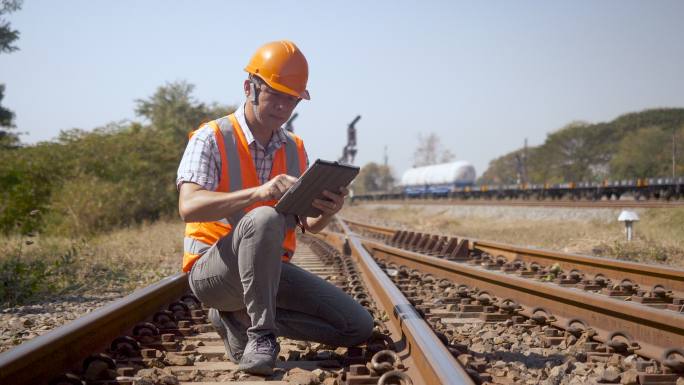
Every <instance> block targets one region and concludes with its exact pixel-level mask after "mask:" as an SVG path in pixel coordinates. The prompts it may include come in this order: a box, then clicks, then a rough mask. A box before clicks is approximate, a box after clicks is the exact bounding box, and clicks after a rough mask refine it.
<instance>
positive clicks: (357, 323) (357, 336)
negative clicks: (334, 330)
mask: <svg viewBox="0 0 684 385" xmlns="http://www.w3.org/2000/svg"><path fill="white" fill-rule="evenodd" d="M349 326H350V327H349V329H350V330H349V331H348V338H347V342H348V343H347V344H346V345H347V346H355V345H358V344H360V343H363V342H364V341H366V340H367V339H368V338H370V336H371V334H373V327H374V326H375V325H374V322H373V317H371V315H370V313H368V311H367V310H366V309H365V308H363V311H362V312H359V313H358V314H357V316H356V317H354V318H353V319H352V321H351V323H350V325H349Z"/></svg>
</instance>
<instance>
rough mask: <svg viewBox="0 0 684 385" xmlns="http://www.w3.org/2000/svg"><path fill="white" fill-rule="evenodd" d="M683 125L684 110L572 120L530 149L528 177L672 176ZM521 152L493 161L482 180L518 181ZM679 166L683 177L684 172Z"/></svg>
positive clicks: (682, 147)
mask: <svg viewBox="0 0 684 385" xmlns="http://www.w3.org/2000/svg"><path fill="white" fill-rule="evenodd" d="M683 127H684V109H683V108H659V109H652V110H646V111H641V112H634V113H628V114H624V115H621V116H619V117H617V118H616V119H614V120H613V121H610V122H601V123H595V124H589V123H585V122H573V123H570V124H568V125H566V126H565V127H563V128H561V129H560V130H558V131H555V132H553V133H551V134H549V135H548V136H547V138H546V141H545V142H544V143H543V144H542V145H540V146H538V147H533V148H531V149H529V152H528V155H529V156H528V164H527V171H528V179H529V181H530V182H531V183H545V182H548V183H559V182H570V181H575V182H580V181H599V180H602V179H606V178H608V179H621V178H633V177H637V176H641V177H659V176H669V175H671V174H672V135H673V133H674V134H675V138H678V139H676V143H677V144H676V149H677V154H678V155H677V159H675V163H676V164H677V165H681V164H682V163H684V162H683V161H682V160H681V157H682V152H684V145H683V144H681V141H682V140H683V139H682V138H683V136H684V133H681V130H683ZM520 151H521V150H520V149H519V150H516V151H513V152H511V153H508V154H506V155H504V156H501V157H499V158H497V159H495V160H493V161H492V162H490V164H489V168H488V169H487V170H486V171H485V172H484V174H483V176H482V178H481V179H480V180H481V181H482V182H484V183H513V182H514V181H515V179H516V178H515V175H516V168H517V163H516V156H517V155H518V154H519V153H520ZM656 165H659V166H658V167H656ZM679 167H681V166H678V168H677V170H680V168H679ZM677 170H675V171H676V173H677V175H681V174H680V173H681V171H677Z"/></svg>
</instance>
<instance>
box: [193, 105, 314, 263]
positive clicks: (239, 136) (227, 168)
mask: <svg viewBox="0 0 684 385" xmlns="http://www.w3.org/2000/svg"><path fill="white" fill-rule="evenodd" d="M208 125H209V126H210V127H211V128H213V130H214V135H215V136H216V143H217V144H218V148H219V152H220V154H221V175H220V176H219V185H218V188H217V189H216V191H220V192H231V191H239V190H243V189H246V188H251V187H256V186H259V185H261V183H259V178H257V174H256V167H255V165H254V160H253V158H252V155H251V153H250V151H249V144H248V143H247V139H245V134H244V132H243V130H242V128H241V127H240V124H239V123H238V121H237V119H236V118H235V115H234V114H230V115H228V116H226V117H223V118H220V119H217V120H214V121H211V122H209V123H208ZM195 132H196V131H193V132H192V133H190V137H192V135H194V133H195ZM305 169H306V154H305V152H304V142H303V141H302V140H301V139H300V138H299V137H298V136H296V135H294V134H293V133H291V132H288V133H287V142H286V143H284V144H283V145H282V146H280V148H279V149H278V150H276V152H275V154H274V155H273V167H272V168H271V175H270V176H269V178H268V179H269V180H270V179H272V178H273V177H275V176H277V175H280V174H288V175H292V176H294V177H299V176H300V175H301V174H302V173H303V172H304V170H305ZM275 204H276V201H275V200H271V201H261V202H257V203H255V204H253V205H251V206H248V207H246V208H245V209H243V210H241V211H239V212H237V213H235V214H233V215H231V216H230V217H228V218H223V219H221V220H218V221H214V222H192V223H187V224H186V225H185V239H184V241H183V249H184V253H183V271H186V272H187V271H190V269H191V268H192V265H193V264H194V263H195V261H197V260H198V259H199V258H200V257H201V256H202V254H203V253H204V252H205V251H207V249H209V248H210V247H211V246H212V245H213V244H214V243H216V242H217V241H218V240H219V239H221V238H223V237H225V236H226V235H228V234H229V233H230V232H231V230H232V229H233V227H234V226H235V225H237V223H238V222H239V221H240V219H241V218H242V217H243V216H244V215H245V214H246V213H248V212H250V211H251V210H253V209H255V208H257V207H260V206H275ZM288 222H293V221H288ZM295 226H296V225H294V224H293V225H292V227H288V228H287V229H286V232H285V239H284V241H283V249H284V254H283V257H282V258H283V261H285V262H288V261H289V260H290V257H292V254H294V251H295V247H296V239H295V232H294V230H295Z"/></svg>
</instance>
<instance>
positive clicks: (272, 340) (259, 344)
mask: <svg viewBox="0 0 684 385" xmlns="http://www.w3.org/2000/svg"><path fill="white" fill-rule="evenodd" d="M279 352H280V345H278V341H277V340H276V337H275V336H274V335H273V334H267V335H265V336H261V337H258V338H256V339H251V338H250V339H249V342H247V348H246V349H245V354H244V355H243V356H242V359H241V360H240V366H239V367H238V369H239V370H243V371H245V372H247V373H252V374H260V375H262V376H270V375H272V374H273V367H274V366H275V361H276V358H277V357H278V353H279Z"/></svg>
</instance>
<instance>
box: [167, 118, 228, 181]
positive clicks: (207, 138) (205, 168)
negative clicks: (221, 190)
mask: <svg viewBox="0 0 684 385" xmlns="http://www.w3.org/2000/svg"><path fill="white" fill-rule="evenodd" d="M218 153H219V150H218V145H217V144H216V137H215V136H214V130H213V129H212V128H211V127H209V126H203V127H202V128H200V129H199V130H197V132H196V133H195V134H194V135H193V136H192V138H190V141H189V142H188V146H187V147H186V148H185V152H184V153H183V158H182V159H181V162H180V165H179V166H178V175H177V177H176V188H177V189H180V186H181V185H182V184H183V183H185V182H192V183H196V184H198V185H200V186H202V187H203V188H205V189H207V190H209V191H215V190H216V188H217V186H218V183H219V181H218V179H219V178H218V176H219V172H220V169H219V168H220V165H219V159H220V156H219V154H218Z"/></svg>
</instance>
